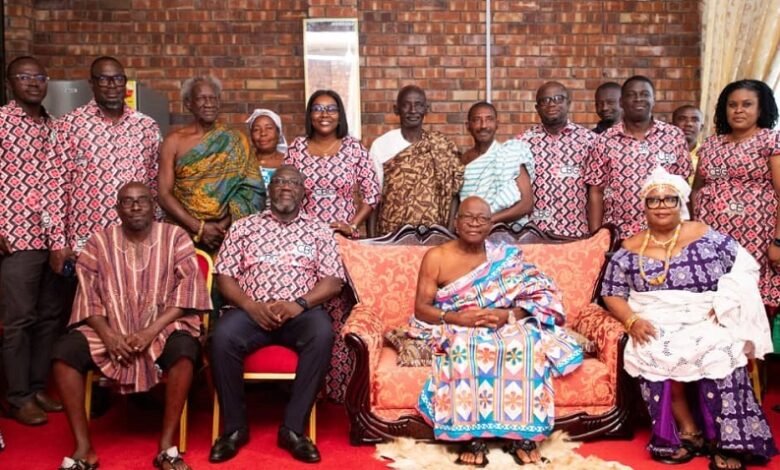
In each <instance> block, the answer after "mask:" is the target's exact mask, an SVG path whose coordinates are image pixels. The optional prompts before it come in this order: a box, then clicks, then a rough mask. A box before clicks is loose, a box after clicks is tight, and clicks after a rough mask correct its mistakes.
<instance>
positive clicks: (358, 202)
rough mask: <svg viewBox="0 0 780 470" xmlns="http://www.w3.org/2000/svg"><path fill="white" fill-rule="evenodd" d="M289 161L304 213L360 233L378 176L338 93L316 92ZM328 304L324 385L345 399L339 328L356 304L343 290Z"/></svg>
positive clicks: (348, 367)
mask: <svg viewBox="0 0 780 470" xmlns="http://www.w3.org/2000/svg"><path fill="white" fill-rule="evenodd" d="M284 163H285V164H288V165H294V166H295V167H296V168H298V169H299V170H300V172H301V174H302V175H303V176H304V177H305V178H306V180H305V182H304V187H305V191H306V194H305V196H304V200H303V210H304V212H305V213H307V214H308V215H309V216H312V217H315V218H317V219H319V220H321V221H323V222H325V223H327V224H329V225H330V228H331V229H333V231H334V232H338V233H341V234H342V235H345V236H347V237H352V238H358V237H359V236H360V232H359V227H360V225H361V224H362V223H363V222H364V221H365V220H366V219H367V218H368V216H369V215H370V214H371V211H372V210H373V209H374V207H376V205H377V203H378V202H379V195H380V192H379V179H378V178H377V175H376V171H375V170H374V166H373V164H372V162H371V159H370V157H369V155H368V150H366V148H365V147H364V146H363V144H361V143H360V141H359V140H357V139H355V138H353V137H350V136H349V128H348V125H347V115H346V113H345V112H344V104H343V102H342V101H341V97H339V95H338V93H336V92H335V91H332V90H318V91H316V92H314V93H313V94H312V95H311V98H309V102H308V104H307V105H306V135H305V136H302V137H297V138H296V139H295V140H294V141H293V142H292V144H291V145H290V148H289V149H288V150H287V155H286V156H285V159H284ZM356 193H358V194H356ZM326 307H327V309H328V312H329V313H330V314H331V317H332V318H333V328H334V330H335V331H336V341H335V343H334V346H333V357H332V359H331V370H330V371H329V372H328V376H327V378H326V381H325V387H326V390H327V393H328V396H329V397H330V398H331V399H333V400H335V401H338V402H342V401H344V395H345V393H346V389H347V380H348V379H349V376H350V374H351V371H352V364H351V358H350V356H349V352H348V351H347V347H346V345H345V344H344V340H343V339H342V338H341V335H340V334H339V331H340V330H341V327H342V326H343V325H344V321H346V318H347V315H348V314H349V311H350V308H351V305H350V304H349V300H348V299H347V298H346V297H345V296H344V295H342V296H339V297H336V298H335V299H333V300H332V301H330V302H329V303H328V304H327V305H326Z"/></svg>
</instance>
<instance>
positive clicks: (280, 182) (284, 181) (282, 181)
mask: <svg viewBox="0 0 780 470" xmlns="http://www.w3.org/2000/svg"><path fill="white" fill-rule="evenodd" d="M271 184H272V185H274V186H293V187H297V186H300V185H301V180H299V179H297V178H276V177H274V178H271Z"/></svg>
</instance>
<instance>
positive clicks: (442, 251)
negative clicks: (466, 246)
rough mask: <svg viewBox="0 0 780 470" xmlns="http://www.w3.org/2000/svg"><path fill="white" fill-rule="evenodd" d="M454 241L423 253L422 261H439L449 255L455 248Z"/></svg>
mask: <svg viewBox="0 0 780 470" xmlns="http://www.w3.org/2000/svg"><path fill="white" fill-rule="evenodd" d="M455 243H456V242H455V240H450V241H448V242H444V243H442V244H441V245H436V246H434V247H433V248H431V249H430V250H428V251H427V252H425V257H424V259H426V260H429V261H437V262H439V261H441V260H442V258H443V257H445V256H447V255H451V254H452V251H453V249H454V248H455Z"/></svg>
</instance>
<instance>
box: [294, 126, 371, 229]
mask: <svg viewBox="0 0 780 470" xmlns="http://www.w3.org/2000/svg"><path fill="white" fill-rule="evenodd" d="M284 163H285V164H288V165H294V166H295V167H296V168H298V170H300V172H301V174H303V176H304V177H305V178H306V180H305V182H304V186H305V187H306V197H305V198H304V200H303V210H304V211H305V212H306V213H307V214H309V215H311V216H314V217H316V218H318V219H320V220H322V221H323V222H326V223H330V222H335V221H339V222H351V221H352V218H353V217H355V213H356V212H357V208H356V206H355V193H354V192H355V189H356V188H357V189H359V190H360V193H361V195H362V197H363V202H365V203H366V204H368V205H369V206H371V207H376V205H377V202H379V196H380V191H379V178H378V177H377V175H376V169H375V168H374V164H373V163H372V161H371V157H369V155H368V150H366V148H365V147H364V146H363V144H361V143H360V141H359V140H357V139H354V138H352V137H350V136H347V137H344V139H343V140H342V143H341V147H340V148H339V150H338V152H337V153H336V154H335V155H333V156H329V157H320V156H315V155H312V154H310V153H309V139H307V138H306V137H297V138H296V139H295V140H294V141H293V143H292V145H290V148H289V149H288V150H287V155H286V156H285V157H284Z"/></svg>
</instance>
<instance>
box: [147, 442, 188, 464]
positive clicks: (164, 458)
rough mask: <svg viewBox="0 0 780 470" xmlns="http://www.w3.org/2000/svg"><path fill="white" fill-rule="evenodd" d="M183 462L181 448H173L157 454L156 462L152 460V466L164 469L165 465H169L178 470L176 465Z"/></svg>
mask: <svg viewBox="0 0 780 470" xmlns="http://www.w3.org/2000/svg"><path fill="white" fill-rule="evenodd" d="M183 461H184V459H182V458H181V454H179V448H178V447H176V446H171V447H168V448H167V449H165V450H164V451H162V452H160V453H159V454H157V456H156V457H155V458H154V460H152V465H154V468H162V466H163V464H164V463H168V464H170V466H171V468H176V464H177V463H179V462H183Z"/></svg>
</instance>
